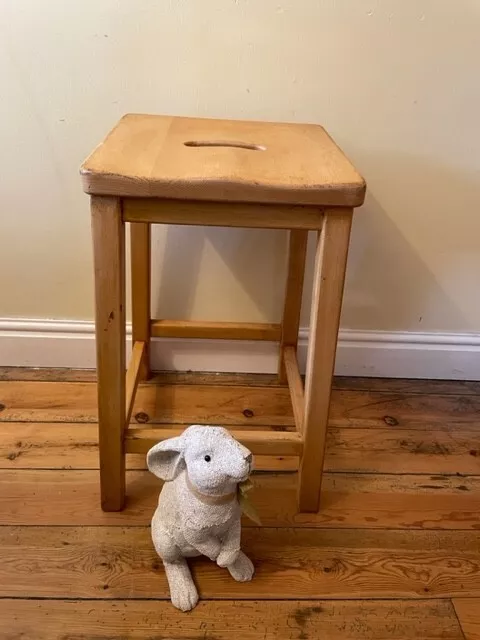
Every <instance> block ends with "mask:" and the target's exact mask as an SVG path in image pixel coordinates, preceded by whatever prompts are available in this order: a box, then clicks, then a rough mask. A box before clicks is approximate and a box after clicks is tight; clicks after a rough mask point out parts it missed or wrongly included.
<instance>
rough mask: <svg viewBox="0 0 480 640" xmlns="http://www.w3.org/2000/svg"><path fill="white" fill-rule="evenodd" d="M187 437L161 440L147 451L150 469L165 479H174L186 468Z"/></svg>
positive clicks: (158, 476)
mask: <svg viewBox="0 0 480 640" xmlns="http://www.w3.org/2000/svg"><path fill="white" fill-rule="evenodd" d="M184 452H185V438H184V437H183V436H179V437H178V438H170V439H169V440H164V441H163V442H159V443H158V444H156V445H155V446H154V447H152V448H151V449H150V451H149V452H148V453H147V466H148V468H149V470H150V471H151V472H152V473H153V474H154V475H156V476H157V478H161V479H162V480H165V481H167V482H168V481H170V480H174V479H175V478H176V477H177V476H178V474H179V473H180V472H181V471H182V470H183V469H184V468H185V459H184Z"/></svg>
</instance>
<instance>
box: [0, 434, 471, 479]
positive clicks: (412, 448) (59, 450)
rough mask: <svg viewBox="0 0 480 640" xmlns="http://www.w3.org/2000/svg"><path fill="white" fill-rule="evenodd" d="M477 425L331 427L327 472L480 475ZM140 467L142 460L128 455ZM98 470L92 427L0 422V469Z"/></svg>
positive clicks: (275, 461)
mask: <svg viewBox="0 0 480 640" xmlns="http://www.w3.org/2000/svg"><path fill="white" fill-rule="evenodd" d="M478 431H479V430H478V427H475V426H474V425H461V426H457V427H456V428H454V429H448V430H447V429H443V428H440V427H434V428H432V429H431V430H428V431H427V430H424V429H421V430H419V429H414V428H410V429H404V428H400V427H387V428H384V429H371V428H370V429H369V428H357V429H355V428H337V427H331V428H330V430H329V434H328V442H327V455H326V460H325V469H326V471H332V472H355V473H399V474H400V473H403V472H404V471H405V470H407V469H408V471H409V473H417V474H425V475H432V474H433V475H435V474H436V475H439V474H447V475H458V474H461V475H480V452H479V453H478V454H477V449H479V437H478ZM256 466H257V468H260V469H263V470H270V471H276V470H283V471H294V470H296V469H297V468H298V459H297V458H295V457H294V456H291V457H285V456H284V457H282V458H280V457H279V458H272V457H271V456H265V457H262V456H259V457H258V458H257V459H256ZM127 467H128V468H129V469H145V456H143V455H136V454H132V455H129V456H127ZM65 468H68V469H98V447H97V425H96V424H94V423H92V424H90V423H89V424H84V423H75V422H53V423H52V422H38V423H37V422H0V469H65Z"/></svg>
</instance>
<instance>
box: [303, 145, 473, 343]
mask: <svg viewBox="0 0 480 640" xmlns="http://www.w3.org/2000/svg"><path fill="white" fill-rule="evenodd" d="M358 160H359V161H360V162H359V166H361V167H362V170H363V172H364V175H365V177H366V179H367V184H368V195H367V200H366V203H365V205H364V207H363V208H361V209H360V210H358V211H357V213H356V215H355V220H354V226H353V233H352V243H351V249H350V255H349V265H348V274H347V283H346V289H345V297H344V304H343V314H342V323H341V324H342V327H344V328H349V329H358V330H384V331H445V332H449V331H454V332H459V331H460V332H462V331H465V332H470V331H471V332H477V331H480V308H479V305H478V302H477V298H478V296H477V297H476V296H474V295H473V292H474V291H475V290H476V289H477V286H478V285H476V284H475V282H476V281H477V280H478V276H477V275H476V274H478V273H479V272H480V254H479V251H478V238H479V237H480V215H479V213H480V212H479V205H478V203H479V202H480V181H479V180H478V178H476V177H475V176H474V175H473V174H470V175H469V174H468V173H467V172H461V171H459V170H454V169H453V168H447V167H442V166H438V165H435V164H433V163H432V162H430V161H429V160H428V159H422V158H418V157H408V156H403V157H399V156H387V157H385V156H383V157H382V158H378V157H368V156H367V157H364V158H363V159H362V158H358ZM407 234H408V235H407ZM311 235H312V236H313V234H311ZM313 261H314V238H313V237H311V238H310V244H309V253H308V259H307V274H306V279H305V288H304V304H303V309H302V323H301V324H302V326H307V325H308V322H309V317H308V316H309V305H310V297H311V296H310V291H311V286H312V280H313ZM440 281H441V283H440ZM469 291H470V292H472V295H470V296H469V295H468V292H469ZM456 294H458V298H457V299H455V295H456ZM460 305H462V306H460Z"/></svg>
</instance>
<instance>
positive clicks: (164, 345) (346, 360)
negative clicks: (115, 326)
mask: <svg viewBox="0 0 480 640" xmlns="http://www.w3.org/2000/svg"><path fill="white" fill-rule="evenodd" d="M127 333H128V334H130V328H129V327H128V328H127ZM307 342H308V329H301V330H300V340H299V361H300V366H301V368H302V369H303V370H304V369H305V360H306V353H307ZM277 352H278V349H277V346H276V345H275V344H273V343H268V342H238V341H223V340H183V339H182V340H154V341H153V343H152V364H153V368H154V369H157V370H179V371H188V370H193V371H219V372H238V373H273V372H274V371H276V368H277ZM0 366H18V367H71V368H79V369H84V368H93V367H94V366H95V342H94V325H93V322H81V321H70V320H65V321H57V320H16V319H12V320H9V319H6V320H1V319H0ZM335 371H336V373H337V374H338V375H345V376H379V377H393V378H432V379H447V380H448V379H449V380H480V334H456V333H455V334H450V333H447V334H445V333H411V332H383V331H353V330H347V329H344V330H341V331H340V337H339V344H338V351H337V365H336V369H335Z"/></svg>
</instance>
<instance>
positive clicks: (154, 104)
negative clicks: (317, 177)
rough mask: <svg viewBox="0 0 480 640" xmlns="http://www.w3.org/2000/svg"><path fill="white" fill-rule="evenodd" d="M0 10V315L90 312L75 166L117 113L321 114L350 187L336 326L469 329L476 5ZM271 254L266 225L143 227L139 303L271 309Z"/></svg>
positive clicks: (477, 261)
mask: <svg viewBox="0 0 480 640" xmlns="http://www.w3.org/2000/svg"><path fill="white" fill-rule="evenodd" d="M0 12H1V14H0V15H1V19H0V49H1V51H0V78H1V100H0V140H1V146H0V189H1V191H0V197H1V203H0V204H1V210H0V211H1V213H0V292H1V295H0V316H3V317H27V318H67V319H90V318H92V286H91V285H92V279H91V252H90V235H89V234H90V229H89V217H88V202H87V198H86V197H85V196H83V195H82V193H81V189H80V182H79V179H78V175H77V168H78V165H79V164H80V161H81V160H82V159H83V157H84V156H85V155H86V154H87V153H88V152H89V151H90V149H91V147H92V146H93V145H94V144H96V143H97V142H99V141H100V139H101V138H102V136H103V134H104V133H105V132H106V130H108V129H109V128H110V127H111V125H112V124H113V123H114V122H115V121H116V120H117V119H118V118H119V117H120V116H121V115H122V114H123V113H125V112H129V111H130V112H131V111H136V112H158V113H173V114H183V115H202V116H213V117H215V116H217V117H234V118H256V119H271V120H291V121H311V122H318V123H322V124H324V125H325V126H326V127H327V128H328V129H329V130H330V132H331V133H332V134H333V136H334V137H335V138H336V139H337V141H338V142H339V143H340V144H341V146H342V147H343V148H344V149H345V150H346V152H347V153H348V155H349V156H350V157H351V159H352V160H353V161H354V163H355V164H356V165H357V166H358V168H359V169H360V171H361V172H362V173H363V174H364V176H365V177H366V179H367V181H368V184H369V198H368V201H367V204H366V206H365V207H364V208H363V209H362V210H361V211H359V212H358V215H357V220H356V224H355V228H354V238H353V247H352V252H351V261H350V269H349V278H348V286H347V295H346V298H345V307H344V315H343V326H344V327H349V328H358V329H385V330H413V331H417V330H419V331H435V330H440V331H458V332H465V331H480V296H479V294H478V283H479V277H480V250H479V246H480V210H479V209H480V176H479V170H480V151H479V150H480V135H479V131H480V126H479V114H480V90H479V86H480V83H479V61H480V38H479V33H480V2H479V1H478V0H458V1H457V2H452V0H368V1H367V0H336V1H334V0H328V1H327V0H235V1H234V0H170V1H166V0H138V1H137V2H134V1H132V0H83V1H82V2H73V1H71V0H49V1H48V2H39V0H3V1H2V2H1V3H0ZM285 247H286V244H285V236H284V234H283V233H282V232H278V233H277V232H273V233H272V232H253V231H242V230H237V231H227V230H223V229H209V230H198V229H178V228H171V229H169V230H167V231H160V230H159V231H158V233H156V236H155V250H156V251H155V261H154V262H155V277H154V281H155V294H154V296H155V307H157V308H158V312H159V313H160V309H161V311H162V313H164V314H165V315H168V316H171V317H175V316H190V317H197V318H213V319H216V318H218V319H227V320H229V319H241V320H248V319H252V320H260V319H269V320H270V319H272V320H273V319H275V318H277V317H278V314H279V310H280V307H281V293H282V283H281V275H282V274H283V271H284V255H285ZM162 267H164V272H163V275H162V274H161V273H160V272H161V268H162ZM272 294H273V295H272ZM306 317H307V316H306V314H305V318H304V324H305V323H306Z"/></svg>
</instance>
